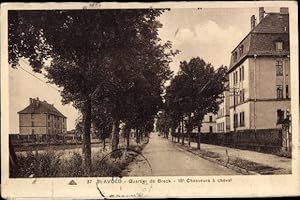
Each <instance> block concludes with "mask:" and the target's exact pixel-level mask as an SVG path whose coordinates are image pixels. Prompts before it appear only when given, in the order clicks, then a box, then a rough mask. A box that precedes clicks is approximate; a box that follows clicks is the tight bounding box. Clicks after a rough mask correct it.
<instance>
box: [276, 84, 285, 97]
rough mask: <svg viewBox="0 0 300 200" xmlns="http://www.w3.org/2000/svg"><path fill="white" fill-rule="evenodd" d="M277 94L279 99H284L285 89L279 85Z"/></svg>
mask: <svg viewBox="0 0 300 200" xmlns="http://www.w3.org/2000/svg"><path fill="white" fill-rule="evenodd" d="M276 93H277V99H282V98H283V87H282V85H277V86H276Z"/></svg>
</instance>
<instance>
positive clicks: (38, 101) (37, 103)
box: [36, 97, 40, 107]
mask: <svg viewBox="0 0 300 200" xmlns="http://www.w3.org/2000/svg"><path fill="white" fill-rule="evenodd" d="M39 105H40V100H39V98H38V97H37V98H36V106H37V107H38V106H39Z"/></svg>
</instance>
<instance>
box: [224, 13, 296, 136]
mask: <svg viewBox="0 0 300 200" xmlns="http://www.w3.org/2000/svg"><path fill="white" fill-rule="evenodd" d="M289 49H290V46H289V14H288V9H287V8H280V12H278V13H265V12H264V9H263V8H259V23H258V24H257V25H256V19H255V16H252V17H251V31H250V32H249V33H248V35H247V36H246V37H245V38H244V39H243V40H242V41H241V42H240V43H239V44H238V45H237V47H236V48H235V49H234V50H233V51H232V53H231V54H232V55H231V63H230V67H229V92H230V97H229V100H230V104H229V109H230V131H236V130H244V129H254V130H255V129H275V128H280V123H281V122H282V121H283V119H284V118H285V117H286V113H287V112H288V111H289V109H290V104H291V103H290V88H291V87H290V57H289V56H290V50H289Z"/></svg>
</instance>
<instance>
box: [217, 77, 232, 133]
mask: <svg viewBox="0 0 300 200" xmlns="http://www.w3.org/2000/svg"><path fill="white" fill-rule="evenodd" d="M225 84H226V85H225V88H227V87H228V84H229V82H226V83H225ZM229 131H230V118H229V91H227V90H226V91H224V92H223V98H222V102H221V103H220V104H219V110H218V113H217V116H216V132H217V133H226V132H229Z"/></svg>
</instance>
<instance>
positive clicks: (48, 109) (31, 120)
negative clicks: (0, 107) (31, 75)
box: [18, 98, 67, 135]
mask: <svg viewBox="0 0 300 200" xmlns="http://www.w3.org/2000/svg"><path fill="white" fill-rule="evenodd" d="M18 114H19V131H20V134H23V135H31V134H37V135H43V134H47V135H51V134H52V135H54V134H65V133H66V130H67V118H66V117H65V116H64V115H63V114H62V113H61V112H59V111H58V110H57V109H56V108H55V107H54V106H53V104H48V103H47V102H46V101H40V100H39V98H36V99H34V98H30V99H29V105H28V106H27V107H26V108H25V109H23V110H21V111H20V112H18Z"/></svg>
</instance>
